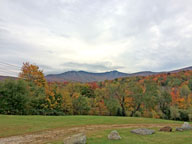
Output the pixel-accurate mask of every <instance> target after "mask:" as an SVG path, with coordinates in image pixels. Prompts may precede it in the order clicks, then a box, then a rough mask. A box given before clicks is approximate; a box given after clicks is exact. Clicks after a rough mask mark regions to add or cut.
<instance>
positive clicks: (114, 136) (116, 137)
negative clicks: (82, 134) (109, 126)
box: [108, 130, 121, 140]
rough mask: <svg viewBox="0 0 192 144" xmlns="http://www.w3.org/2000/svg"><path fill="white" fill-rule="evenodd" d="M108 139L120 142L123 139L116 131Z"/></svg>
mask: <svg viewBox="0 0 192 144" xmlns="http://www.w3.org/2000/svg"><path fill="white" fill-rule="evenodd" d="M108 139H109V140H120V139H121V137H120V135H119V133H118V132H117V131H116V130H114V131H112V132H111V133H110V134H109V135H108Z"/></svg>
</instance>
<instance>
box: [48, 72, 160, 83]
mask: <svg viewBox="0 0 192 144" xmlns="http://www.w3.org/2000/svg"><path fill="white" fill-rule="evenodd" d="M153 74H158V73H155V72H150V71H143V72H137V73H131V74H128V73H122V72H118V71H110V72H104V73H91V72H86V71H68V72H65V73H62V74H50V75H47V76H46V79H47V80H48V81H49V82H52V81H57V82H64V81H77V82H95V81H104V80H113V79H116V78H121V77H131V76H148V75H153Z"/></svg>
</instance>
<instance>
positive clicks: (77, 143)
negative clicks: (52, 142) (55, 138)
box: [64, 133, 87, 144]
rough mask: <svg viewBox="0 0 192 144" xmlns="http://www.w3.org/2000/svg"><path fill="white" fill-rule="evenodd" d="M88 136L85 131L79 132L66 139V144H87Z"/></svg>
mask: <svg viewBox="0 0 192 144" xmlns="http://www.w3.org/2000/svg"><path fill="white" fill-rule="evenodd" d="M86 141H87V137H86V135H85V134H83V133H79V134H76V135H73V136H70V137H68V138H66V139H64V144H86Z"/></svg>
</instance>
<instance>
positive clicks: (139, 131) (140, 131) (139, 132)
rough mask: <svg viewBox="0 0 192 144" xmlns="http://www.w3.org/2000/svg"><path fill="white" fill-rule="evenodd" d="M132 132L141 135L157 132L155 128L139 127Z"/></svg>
mask: <svg viewBox="0 0 192 144" xmlns="http://www.w3.org/2000/svg"><path fill="white" fill-rule="evenodd" d="M131 133H135V134H140V135H152V134H154V133H155V130H150V129H146V128H139V129H134V130H131Z"/></svg>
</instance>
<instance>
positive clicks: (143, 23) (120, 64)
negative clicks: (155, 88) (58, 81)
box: [0, 0, 192, 75]
mask: <svg viewBox="0 0 192 144" xmlns="http://www.w3.org/2000/svg"><path fill="white" fill-rule="evenodd" d="M191 6H192V0H0V75H17V74H18V72H19V71H20V68H21V66H22V63H23V62H30V63H32V64H36V65H38V66H39V67H40V69H42V70H43V71H44V73H45V74H50V73H62V72H65V71H69V70H84V71H89V72H105V71H111V70H118V71H121V72H126V73H132V72H138V71H168V70H174V69H177V68H182V67H187V66H192V8H191Z"/></svg>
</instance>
